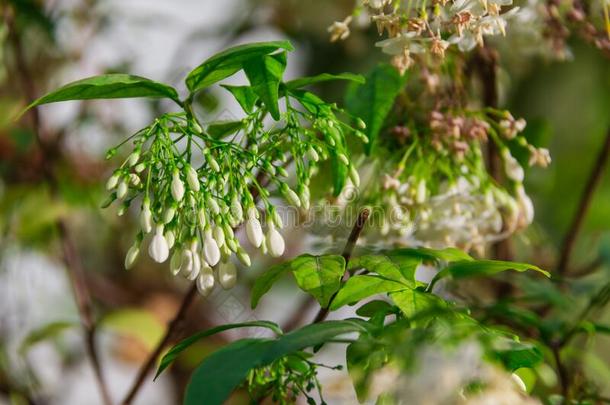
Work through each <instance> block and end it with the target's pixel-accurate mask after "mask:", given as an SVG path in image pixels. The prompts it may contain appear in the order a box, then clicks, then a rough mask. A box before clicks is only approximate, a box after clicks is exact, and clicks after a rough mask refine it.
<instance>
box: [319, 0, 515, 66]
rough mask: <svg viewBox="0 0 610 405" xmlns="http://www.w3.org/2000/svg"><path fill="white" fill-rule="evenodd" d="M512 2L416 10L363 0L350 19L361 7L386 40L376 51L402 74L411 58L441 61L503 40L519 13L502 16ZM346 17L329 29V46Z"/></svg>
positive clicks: (478, 0)
mask: <svg viewBox="0 0 610 405" xmlns="http://www.w3.org/2000/svg"><path fill="white" fill-rule="evenodd" d="M512 3H513V2H512V0H443V1H432V2H429V3H428V4H426V2H424V3H423V4H422V5H421V6H420V5H416V4H412V3H411V2H402V1H401V2H397V1H390V0H364V1H363V2H362V5H361V6H358V7H356V9H355V10H354V13H353V15H354V16H356V15H357V14H358V13H359V12H360V10H361V9H362V8H364V10H365V11H366V13H367V15H368V16H369V18H370V21H371V22H373V23H375V24H376V26H377V30H378V31H379V35H382V34H383V33H387V35H388V39H386V40H383V41H380V42H378V43H377V46H379V47H381V48H382V49H383V52H384V53H387V54H390V55H392V56H393V58H392V64H393V65H394V66H395V67H396V68H397V69H399V70H400V71H402V72H404V71H405V70H406V69H408V68H409V67H411V65H412V64H413V63H414V59H413V56H414V55H417V54H430V55H432V56H434V57H436V58H438V59H443V58H444V57H445V51H446V49H447V48H448V47H449V46H450V45H453V44H455V45H457V47H458V49H459V50H460V51H462V52H467V51H469V50H471V49H473V48H474V47H475V46H477V45H479V46H482V45H483V38H484V37H485V36H495V35H505V34H506V25H507V22H508V20H509V19H510V18H511V17H512V16H513V15H514V14H515V13H517V11H518V9H519V8H518V7H514V8H512V9H510V11H508V12H504V13H503V12H502V11H503V10H502V8H503V7H510V6H511V5H512ZM351 17H352V16H349V17H347V18H346V19H345V20H343V21H337V22H334V23H333V24H332V25H331V26H330V27H329V29H328V31H329V32H330V34H331V41H337V40H343V39H346V38H347V37H348V36H349V35H350V29H349V24H350V23H351V21H352V18H351ZM425 60H426V58H422V61H425Z"/></svg>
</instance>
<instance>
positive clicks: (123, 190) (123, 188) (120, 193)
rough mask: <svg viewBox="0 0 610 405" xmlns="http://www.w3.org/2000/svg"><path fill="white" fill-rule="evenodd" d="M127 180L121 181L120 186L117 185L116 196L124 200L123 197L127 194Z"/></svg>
mask: <svg viewBox="0 0 610 405" xmlns="http://www.w3.org/2000/svg"><path fill="white" fill-rule="evenodd" d="M127 190H128V188H127V182H126V181H124V180H123V181H121V182H120V183H119V186H118V187H117V190H116V196H117V198H118V199H120V200H122V199H123V198H125V196H126V195H127Z"/></svg>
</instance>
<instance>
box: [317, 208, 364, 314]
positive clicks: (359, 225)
mask: <svg viewBox="0 0 610 405" xmlns="http://www.w3.org/2000/svg"><path fill="white" fill-rule="evenodd" d="M370 213H371V211H370V210H369V209H368V208H364V209H363V210H362V211H360V214H358V218H356V223H355V224H354V227H353V228H352V232H351V233H350V235H349V238H348V239H347V243H346V244H345V248H344V249H343V253H342V256H343V258H344V259H345V272H344V273H343V281H346V280H347V279H349V271H347V264H348V262H349V259H350V258H351V256H352V252H353V251H354V248H355V247H356V242H358V238H359V237H360V234H361V233H362V230H363V229H364V225H365V224H366V220H367V219H368V218H369V215H370ZM336 296H337V293H335V294H333V296H332V297H330V300H329V302H328V305H327V306H326V307H324V308H320V311H318V314H317V315H316V317H315V318H314V320H313V322H312V323H318V322H322V321H323V320H324V319H326V317H327V316H328V312H329V311H330V305H331V304H332V302H333V300H334V299H335V297H336Z"/></svg>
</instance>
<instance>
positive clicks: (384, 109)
mask: <svg viewBox="0 0 610 405" xmlns="http://www.w3.org/2000/svg"><path fill="white" fill-rule="evenodd" d="M407 78H408V76H407V75H405V76H401V75H400V73H398V71H397V70H396V69H395V68H393V67H392V66H390V65H385V64H382V65H378V66H377V67H376V68H375V69H374V70H373V71H372V72H371V73H370V74H369V75H368V76H367V78H366V83H365V84H361V85H353V86H350V88H349V90H348V92H347V95H346V100H345V101H346V106H347V109H348V111H349V112H350V113H351V114H353V115H354V116H356V117H360V118H361V119H362V120H363V121H364V122H365V123H366V129H365V133H366V135H367V136H368V138H369V143H368V144H367V145H366V152H367V153H369V154H370V153H371V151H372V150H373V149H374V148H375V146H376V144H377V138H378V135H379V132H380V131H381V129H382V128H383V125H384V121H385V119H386V117H387V116H388V114H389V112H390V111H391V109H392V106H393V105H394V100H395V99H396V96H398V94H399V93H400V90H401V89H402V88H403V87H404V85H405V83H406V81H407Z"/></svg>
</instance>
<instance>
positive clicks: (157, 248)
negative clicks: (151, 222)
mask: <svg viewBox="0 0 610 405" xmlns="http://www.w3.org/2000/svg"><path fill="white" fill-rule="evenodd" d="M148 254H149V255H150V257H151V258H152V259H153V260H154V261H156V262H157V263H163V262H164V261H166V260H167V257H168V256H169V247H168V246H167V241H166V240H165V237H164V236H163V226H162V225H158V226H157V230H156V231H155V236H153V238H152V240H151V241H150V245H149V246H148Z"/></svg>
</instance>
